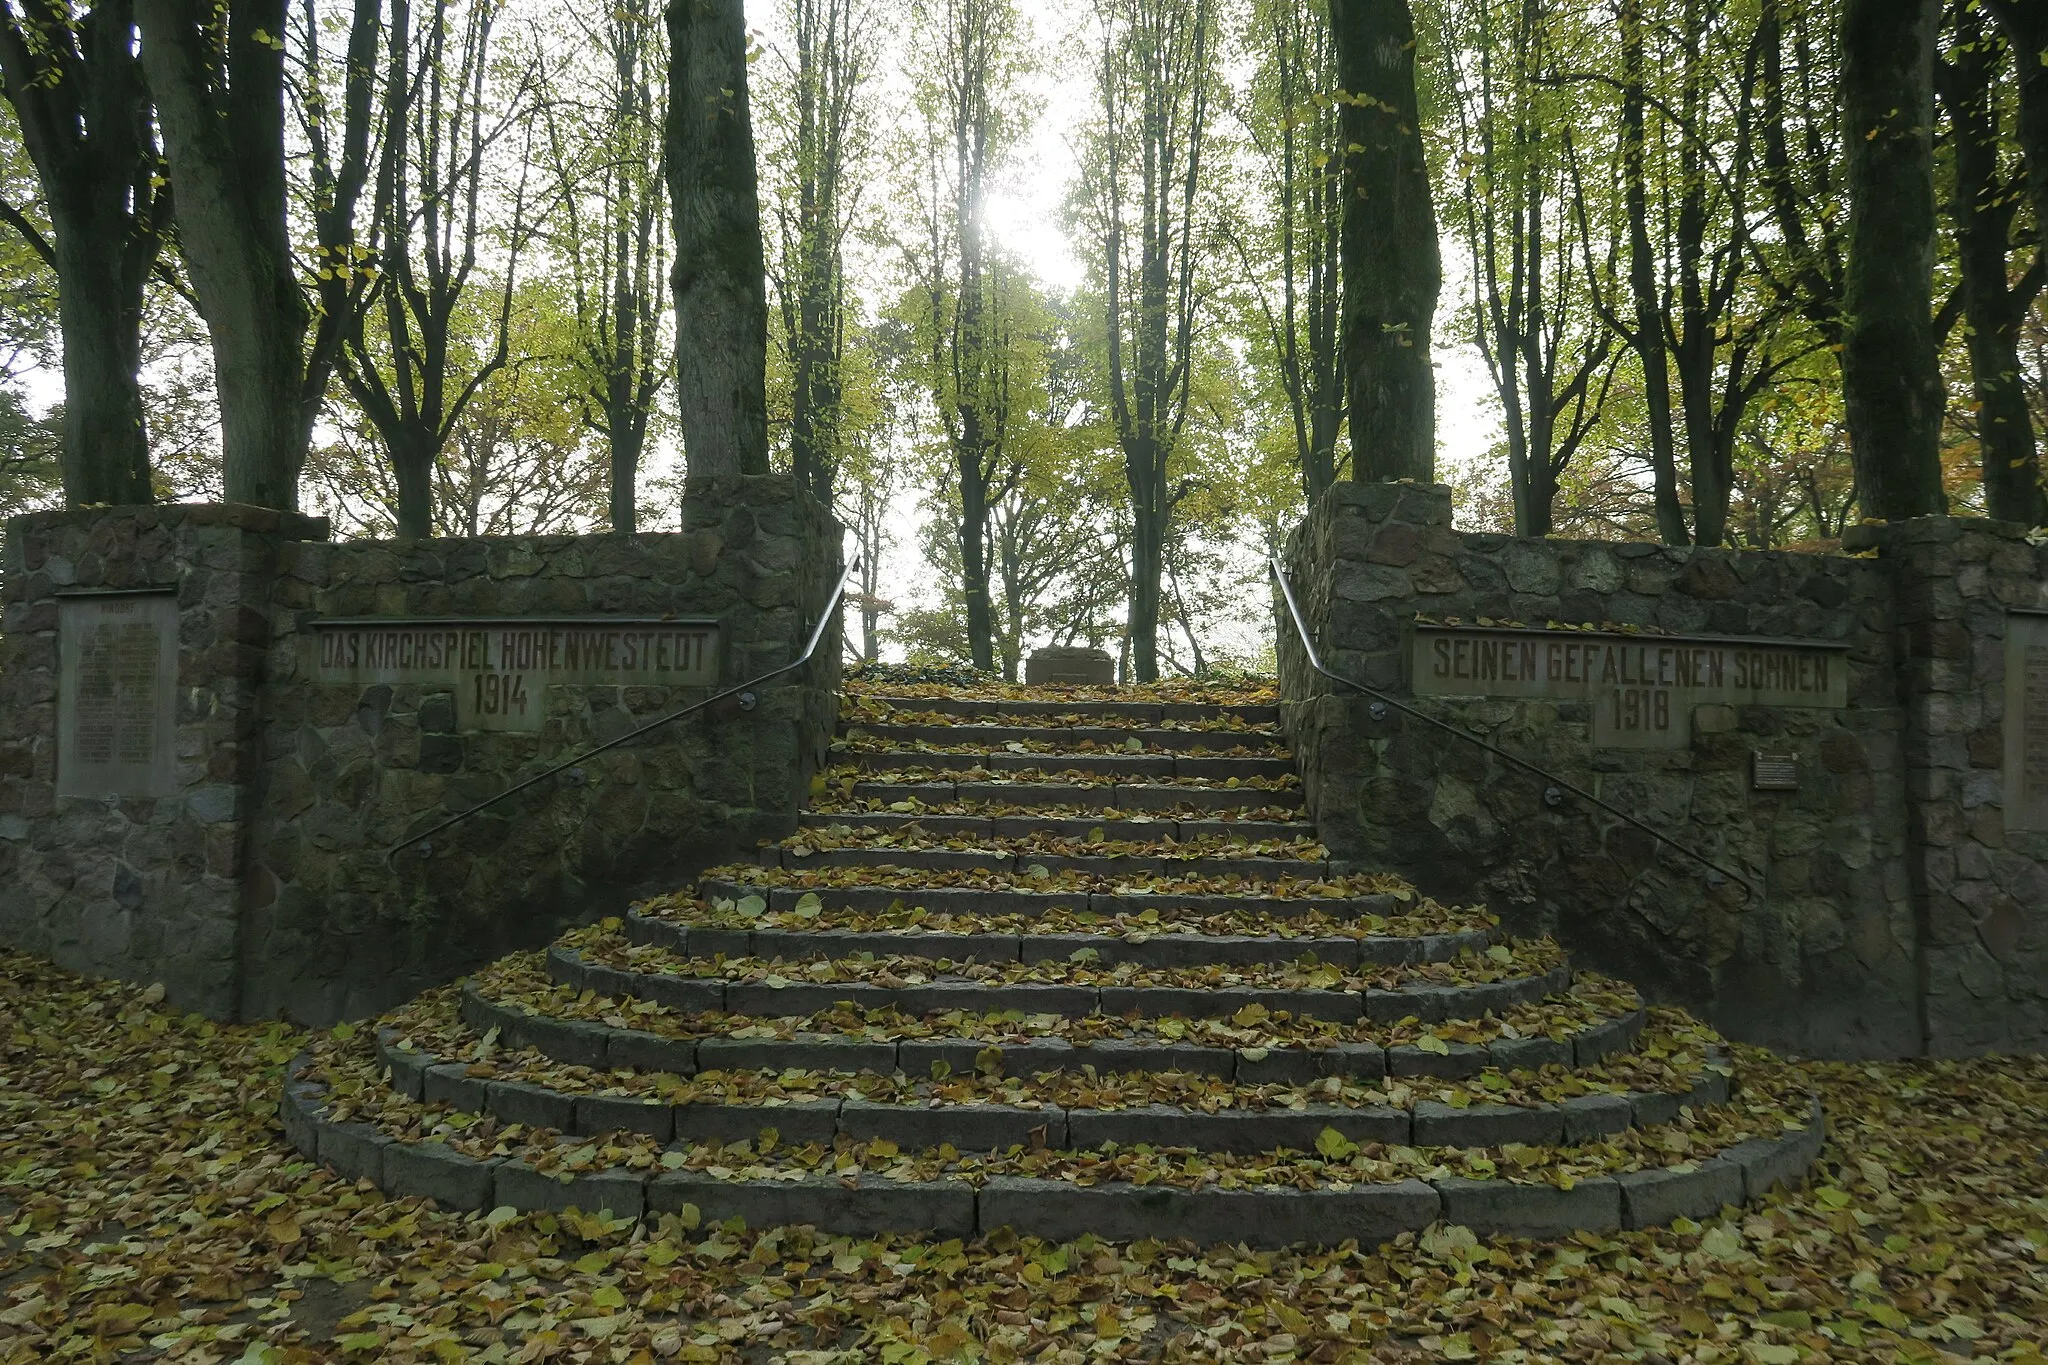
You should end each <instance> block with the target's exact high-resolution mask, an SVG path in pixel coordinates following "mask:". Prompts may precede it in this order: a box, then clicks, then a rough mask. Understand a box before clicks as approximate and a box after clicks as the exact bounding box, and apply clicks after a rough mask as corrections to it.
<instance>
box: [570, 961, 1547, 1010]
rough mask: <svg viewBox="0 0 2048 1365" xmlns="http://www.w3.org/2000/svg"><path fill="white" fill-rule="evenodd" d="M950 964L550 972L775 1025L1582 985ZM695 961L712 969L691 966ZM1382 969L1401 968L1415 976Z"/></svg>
mask: <svg viewBox="0 0 2048 1365" xmlns="http://www.w3.org/2000/svg"><path fill="white" fill-rule="evenodd" d="M640 951H641V952H642V953H645V952H647V951H648V950H646V949H641V950H640ZM943 961H944V960H943V959H937V960H933V966H932V971H933V975H932V977H931V978H930V979H929V980H925V981H921V982H905V983H904V984H901V985H889V984H878V983H876V982H875V981H873V980H869V979H863V978H865V977H868V976H872V975H877V974H879V970H878V969H877V968H875V966H874V964H868V963H862V962H857V961H841V962H838V963H834V964H832V965H833V967H834V969H835V971H836V973H837V975H838V976H839V977H840V978H841V979H837V980H817V979H811V978H808V977H802V976H795V977H792V976H784V975H782V973H781V972H778V971H775V970H773V969H772V967H771V964H769V963H765V962H762V961H761V960H760V959H758V958H752V959H739V960H737V961H728V962H727V963H726V964H725V965H724V967H723V969H722V970H721V971H720V974H719V975H709V974H707V972H708V971H709V970H711V964H709V963H707V962H703V961H702V960H701V959H676V958H668V959H666V960H665V961H663V960H658V959H654V960H642V961H638V962H636V963H635V965H634V966H632V967H620V966H612V965H608V964H606V963H602V962H597V961H593V960H591V959H589V958H587V957H585V956H584V955H583V954H582V953H581V952H578V951H576V950H575V949H572V948H564V947H560V946H557V947H554V948H550V949H549V950H548V954H547V969H548V975H549V977H550V978H551V979H553V980H554V981H555V982H557V983H559V984H561V985H564V986H568V987H570V988H572V989H574V990H578V991H584V990H588V991H595V992H596V993H597V994H599V995H608V996H612V997H615V998H617V997H626V998H633V999H642V1000H652V1001H656V1002H658V1003H660V1004H664V1005H667V1006H668V1007H669V1008H671V1009H674V1010H680V1011H685V1012H706V1011H713V1010H722V1011H724V1012H726V1013H730V1014H742V1015H748V1016H752V1017H759V1018H770V1019H774V1018H785V1017H789V1016H794V1015H808V1014H812V1013H815V1012H817V1011H819V1010H826V1009H831V1008H832V1007H834V1006H835V1005H840V1004H850V1005H852V1006H853V1007H854V1008H857V1009H863V1010H879V1009H895V1010H900V1011H901V1012H903V1013H905V1014H910V1015H929V1014H938V1013H943V1012H945V1011H948V1010H965V1011H968V1012H970V1013H977V1014H999V1013H1002V1012H1004V1011H1008V1010H1016V1011H1018V1012H1019V1013H1021V1014H1024V1015H1034V1014H1054V1015H1060V1016H1063V1017H1065V1018H1069V1019H1075V1018H1084V1017H1087V1016H1090V1015H1096V1014H1102V1015H1112V1016H1115V1015H1133V1014H1135V1015H1140V1016H1146V1017H1154V1018H1156V1017H1160V1016H1167V1015H1174V1016H1179V1017H1182V1018H1191V1019H1193V1018H1200V1019H1220V1018H1228V1017H1230V1016H1233V1015H1235V1014H1237V1013H1239V1012H1240V1011H1242V1010H1244V1009H1245V1008H1246V1007H1247V1006H1252V1005H1256V1006H1259V1007H1260V1008H1262V1009H1265V1010H1268V1011H1274V1012H1278V1011H1282V1010H1284V1011H1287V1012H1288V1013H1289V1014H1292V1015H1299V1016H1303V1017H1306V1018H1312V1019H1327V1020H1331V1021H1334V1022H1338V1023H1344V1022H1354V1021H1357V1020H1361V1019H1376V1020H1381V1021H1392V1020H1397V1019H1405V1018H1415V1019H1419V1020H1422V1021H1423V1022H1425V1023H1431V1022H1435V1021H1437V1020H1442V1019H1456V1018H1473V1017H1476V1016H1478V1015H1482V1014H1487V1013H1496V1012H1499V1011H1503V1010H1506V1009H1507V1008H1509V1007H1510V1006H1514V1005H1519V1004H1523V1003H1526V1002H1528V1001H1532V1000H1541V999H1542V998H1543V997H1545V996H1547V995H1552V994H1555V993H1557V992H1560V991H1563V990H1564V989H1566V987H1568V986H1569V985H1570V984H1571V971H1570V969H1569V968H1567V967H1563V966H1559V967H1555V968H1552V969H1551V970H1549V971H1545V972H1540V973H1536V974H1531V975H1526V976H1515V977H1508V978H1505V979H1502V980H1496V981H1471V982H1455V983H1439V982H1435V981H1430V982H1418V983H1416V984H1401V985H1396V986H1393V987H1391V988H1382V987H1373V986H1369V987H1366V988H1364V989H1358V988H1356V987H1349V988H1347V987H1345V986H1343V985H1341V984H1340V985H1336V986H1329V987H1318V986H1310V985H1295V984H1291V982H1290V979H1289V974H1287V973H1285V972H1276V971H1274V970H1273V969H1261V968H1259V967H1257V966H1249V967H1242V968H1238V969H1235V972H1234V974H1235V975H1237V976H1238V977H1240V978H1243V979H1244V980H1245V984H1241V985H1215V984H1208V983H1207V982H1205V981H1202V980H1198V979H1196V977H1197V972H1195V971H1190V972H1188V973H1186V975H1185V977H1184V978H1181V979H1176V978H1175V977H1174V975H1173V973H1172V971H1171V969H1165V970H1160V971H1155V972H1154V973H1153V975H1154V976H1156V977H1160V978H1162V979H1160V980H1157V981H1152V982H1148V983H1147V984H1143V985H1117V984H1101V983H1098V982H1096V981H1093V980H1089V979H1086V978H1087V977H1089V976H1091V975H1093V974H1094V973H1092V972H1090V971H1086V970H1084V969H1082V968H1080V967H1078V966H1077V967H1074V968H1073V969H1072V970H1070V971H1068V972H1066V973H1064V974H1063V975H1065V976H1067V977H1069V978H1070V979H1067V980H1029V981H991V980H983V979H976V978H973V977H969V976H964V975H960V974H958V973H957V972H948V971H946V970H945V968H944V967H943V965H942V963H943ZM958 965H962V966H964V965H967V964H958ZM1039 965H1040V967H1041V968H1043V967H1050V966H1054V965H1058V964H1050V963H1047V964H1039ZM690 966H697V967H700V968H703V969H705V970H701V971H691V970H684V968H687V967H690ZM790 970H794V969H790ZM1378 970H1380V971H1381V972H1396V973H1399V972H1401V971H1403V970H1404V969H1403V968H1398V967H1388V968H1380V969H1378ZM1406 970H1408V971H1411V972H1412V971H1414V970H1415V969H1414V968H1412V967H1411V968H1407V969H1406ZM1054 975H1061V974H1059V973H1055V974H1054ZM1296 975H1299V974H1296ZM848 977H852V978H853V979H846V978H848ZM1261 978H1265V979H1264V980H1262V979H1261Z"/></svg>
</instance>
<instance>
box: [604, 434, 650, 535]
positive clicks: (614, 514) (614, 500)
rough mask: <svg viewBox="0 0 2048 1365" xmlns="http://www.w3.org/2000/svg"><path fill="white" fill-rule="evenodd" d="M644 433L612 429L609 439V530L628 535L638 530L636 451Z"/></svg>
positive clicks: (637, 461) (643, 439) (637, 452)
mask: <svg viewBox="0 0 2048 1365" xmlns="http://www.w3.org/2000/svg"><path fill="white" fill-rule="evenodd" d="M645 441H646V430H645V428H644V427H643V428H640V429H638V430H635V429H633V428H631V427H626V428H623V429H617V428H615V429H614V430H613V432H612V439H611V456H612V467H611V523H612V530H614V531H616V532H618V533H619V534H620V535H622V536H630V535H632V534H633V533H634V532H635V531H638V530H639V529H640V505H639V496H638V490H639V486H640V451H641V447H642V446H643V445H644V444H645Z"/></svg>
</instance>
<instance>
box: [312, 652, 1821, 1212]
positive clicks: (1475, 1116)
mask: <svg viewBox="0 0 2048 1365" xmlns="http://www.w3.org/2000/svg"><path fill="white" fill-rule="evenodd" d="M813 798H814V799H813V801H812V808H811V809H810V810H808V811H806V812H805V813H804V815H803V818H802V826H801V828H800V829H799V831H798V832H797V834H796V835H795V836H794V837H792V838H790V839H787V840H784V841H783V842H782V843H780V844H778V845H776V846H773V847H768V848H763V849H762V850H760V853H759V856H758V858H757V859H756V860H755V861H754V862H752V863H747V864H739V865H732V866H726V867H721V868H715V869H712V870H711V871H710V872H708V873H706V874H705V876H704V877H703V878H701V879H700V881H699V882H698V884H697V885H696V886H695V887H694V888H692V889H690V890H687V891H681V892H678V893H676V894H674V895H670V896H664V897H660V898H657V899H655V900H652V901H649V902H646V903H643V904H641V905H638V906H635V907H633V908H632V909H631V910H630V911H628V912H627V914H626V915H625V917H624V918H623V919H622V920H607V921H605V922H603V923H601V924H598V925H595V926H592V927H589V928H586V929H581V930H577V931H575V932H572V933H569V934H567V935H565V936H564V937H563V938H562V939H560V940H559V941H558V942H557V943H556V944H555V945H554V946H553V947H552V948H550V949H549V950H548V951H546V952H545V953H538V954H525V955H518V956H514V957H511V958H507V959H505V960H503V961H500V962H498V963H496V964H494V965H493V966H492V967H490V968H489V969H487V970H485V971H483V972H481V973H479V974H478V975H477V976H476V977H475V978H473V979H472V980H469V981H467V982H464V983H462V984H461V985H460V986H458V987H453V988H448V989H444V990H441V991H436V992H431V993H429V994H428V995H427V996H424V997H422V998H421V999H419V1000H416V1001H414V1002H413V1003H411V1004H409V1005H407V1006H405V1007H403V1008H401V1009H399V1010H397V1011H394V1012H393V1013H392V1014H390V1015H388V1016H386V1017H385V1018H384V1019H383V1020H382V1021H380V1022H379V1024H378V1025H377V1026H376V1027H375V1028H370V1029H362V1030H358V1031H356V1032H355V1033H354V1034H352V1035H351V1036H348V1037H339V1036H333V1037H328V1036H323V1037H322V1038H321V1039H320V1040H319V1041H318V1042H317V1043H316V1044H315V1045H314V1046H313V1047H312V1048H311V1050H310V1051H309V1052H308V1053H307V1054H305V1055H304V1056H302V1057H301V1058H300V1059H299V1060H298V1061H297V1062H295V1063H294V1066H293V1068H292V1074H291V1077H290V1079H289V1080H288V1083H287V1093H286V1095H285V1098H284V1103H283V1115H284V1121H285V1127H286V1131H287V1133H288V1135H289V1137H290V1139H291V1140H292V1141H293V1142H294V1143H295V1144H297V1146H298V1147H299V1148H300V1150H302V1151H304V1152H306V1153H307V1154H309V1155H314V1156H317V1157H318V1159H320V1160H322V1161H324V1162H326V1163H328V1164H329V1165H331V1166H333V1167H335V1168H336V1169H337V1170H339V1171H340V1172H342V1173H343V1174H345V1175H349V1176H358V1177H365V1178H368V1179H370V1180H372V1181H374V1182H376V1183H377V1184H378V1185H379V1186H380V1187H382V1188H383V1189H384V1190H386V1191H387V1192H389V1193H391V1194H393V1195H400V1196H405V1195H422V1196H430V1197H432V1198H433V1199H435V1200H437V1201H438V1202H439V1203H441V1204H442V1205H444V1206H447V1207H454V1208H460V1209H489V1208H494V1207H498V1206H510V1207H513V1208H517V1209H524V1210H531V1209H561V1208H568V1207H575V1208H578V1209H580V1210H583V1211H585V1212H589V1211H592V1210H608V1211H609V1212H610V1213H611V1214H612V1215H614V1216H619V1217H639V1216H643V1215H646V1214H660V1213H670V1212H674V1213H682V1214H684V1215H685V1216H686V1217H689V1216H692V1215H694V1216H695V1217H698V1218H702V1219H705V1220H710V1221H721V1220H725V1219H729V1218H733V1217H739V1218H743V1219H744V1220H745V1221H746V1222H747V1223H748V1224H750V1225H754V1226H763V1225H771V1224H784V1223H809V1224H815V1225H817V1226H819V1227H820V1228H823V1229H825V1230H827V1231H829V1232H833V1233H839V1234H869V1233H875V1232H884V1231H903V1232H929V1233H932V1234H934V1235H937V1236H941V1237H956V1236H957V1237H968V1236H973V1235H976V1234H977V1233H983V1232H990V1231H994V1230H995V1229H997V1228H1000V1227H1004V1226H1009V1227H1011V1228H1014V1229H1015V1230H1017V1231H1018V1232H1021V1233H1025V1234H1030V1235H1036V1236H1041V1237H1047V1238H1057V1239H1068V1238H1072V1237H1075V1236H1078V1235H1080V1234H1081V1233H1084V1232H1092V1233H1095V1234H1097V1235H1099V1236H1104V1237H1109V1238H1118V1239H1122V1238H1138V1237H1159V1238H1191V1239H1194V1240H1196V1241H1199V1242H1214V1241H1228V1242H1248V1243H1251V1244H1254V1245H1282V1244H1288V1243H1296V1242H1320V1243H1336V1242H1341V1241H1344V1240H1346V1239H1356V1240H1358V1241H1359V1242H1361V1243H1372V1242H1377V1241H1384V1240H1387V1239H1390V1238H1393V1237H1395V1236H1397V1235H1399V1234H1400V1233H1403V1232H1411V1231H1419V1230H1421V1229H1423V1228H1426V1227H1428V1226H1429V1225H1430V1224H1432V1223H1436V1222H1439V1221H1447V1222H1450V1223H1457V1224H1464V1225H1467V1226H1469V1227H1471V1228H1472V1229H1474V1230H1475V1231H1477V1232H1479V1233H1481V1234H1486V1233H1509V1234H1520V1235H1527V1236H1536V1237H1548V1236H1557V1235H1563V1234H1567V1233H1570V1232H1574V1231H1579V1230H1595V1231H1604V1230H1611V1229H1617V1228H1630V1227H1642V1226H1647V1225H1651V1224H1657V1223H1663V1222H1668V1221H1670V1220H1672V1219H1674V1218H1679V1217H1690V1218H1701V1217H1705V1216H1707V1215H1709V1214H1712V1213H1714V1212H1716V1211H1717V1210H1719V1209H1720V1208H1721V1207H1722V1206H1723V1205H1727V1204H1741V1203H1744V1202H1745V1201H1748V1200H1753V1199H1756V1198H1758V1197H1759V1196H1761V1195H1762V1194H1763V1193H1764V1192H1765V1191H1766V1190H1767V1189H1769V1188H1770V1187H1771V1186H1773V1185H1774V1184H1778V1183H1781V1182H1796V1181H1798V1180H1799V1179H1800V1178H1802V1176H1803V1174H1804V1172H1805V1170H1806V1168H1807V1167H1808V1165H1810V1164H1811V1162H1812V1161H1813V1160H1814V1159H1815V1157H1816V1156H1817V1155H1818V1153H1819V1150H1820V1144H1821V1140H1822V1133H1823V1129H1822V1122H1821V1117H1820V1113H1819V1110H1818V1108H1817V1107H1816V1106H1815V1104H1814V1102H1813V1101H1812V1100H1811V1099H1810V1098H1809V1097H1808V1096H1807V1095H1806V1094H1805V1093H1804V1092H1803V1091H1802V1090H1801V1089H1800V1087H1799V1085H1798V1083H1797V1081H1796V1078H1794V1077H1793V1076H1792V1075H1791V1073H1790V1072H1789V1071H1788V1070H1786V1069H1785V1068H1783V1067H1780V1066H1778V1065H1777V1064H1775V1063H1774V1062H1773V1061H1772V1060H1771V1059H1769V1058H1768V1057H1764V1056H1762V1055H1760V1054H1753V1053H1749V1052H1746V1051H1741V1050H1737V1049H1731V1048H1729V1047H1727V1046H1726V1045H1724V1044H1723V1043H1722V1042H1721V1041H1720V1040H1719V1039H1718V1038H1716V1037H1715V1036H1714V1035H1713V1034H1712V1033H1711V1032H1710V1031H1709V1030H1707V1029H1705V1028H1704V1027H1702V1026H1700V1025H1699V1024H1697V1023H1695V1022H1694V1021H1692V1020H1691V1019H1689V1018H1688V1017H1687V1016H1686V1015H1684V1014H1683V1013H1682V1012H1678V1011H1673V1010H1665V1009H1646V1008H1644V1007H1643V1005H1642V1004H1641V1003H1640V1002H1639V1000H1638V999H1637V997H1636V995H1635V993H1634V991H1633V990H1631V989H1630V988H1629V987H1628V986H1626V985H1625V984H1622V983H1619V982H1615V981H1610V980H1605V979H1602V978H1600V977H1598V976H1595V975H1593V974H1591V973H1578V974H1576V975H1575V974H1574V973H1573V972H1572V971H1571V969H1570V968H1569V966H1568V965H1567V962H1566V957H1565V954H1564V953H1563V952H1562V951H1561V950H1560V949H1559V947H1558V946H1557V945H1556V944H1554V943H1551V942H1549V941H1547V940H1527V939H1516V938H1512V937H1509V936H1506V935H1505V934H1503V933H1502V931H1501V930H1500V928H1499V926H1498V925H1497V924H1496V923H1495V921H1494V920H1493V918H1492V917H1491V916H1490V915H1488V914H1487V913H1486V912H1485V911H1484V910H1482V909H1477V908H1458V907H1450V906H1443V905H1439V904H1436V903H1435V902H1433V901H1430V900H1429V899H1427V898H1424V897H1421V896H1419V895H1417V894H1415V893H1414V891H1413V890H1412V889H1410V888H1409V887H1407V886H1406V885H1404V884H1403V883H1401V882H1400V881H1399V880H1398V879H1396V878H1392V877H1387V876H1382V875H1374V874H1372V873H1370V872H1365V871H1362V870H1359V869H1354V868H1349V867H1345V866H1343V865H1341V864H1338V863H1335V862H1332V861H1331V860H1330V858H1329V856H1328V854H1327V852H1326V850H1325V849H1324V848H1323V847H1322V846H1321V845H1320V844H1319V843H1318V842H1317V841H1316V837H1315V830H1314V828H1313V827H1312V826H1311V825H1310V824H1308V823H1307V822H1306V821H1305V820H1304V819H1303V814H1302V795H1301V789H1300V784H1299V781H1298V779H1297V777H1296V775H1295V771H1294V766H1293V761H1292V759H1291V757H1290V756H1289V754H1288V752H1287V750H1286V748H1285V746H1284V743H1283V741H1282V738H1281V735H1280V732H1279V725H1278V712H1277V708H1276V706H1275V705H1274V701H1273V698H1272V697H1271V696H1270V695H1262V694H1258V693H1255V692H1249V691H1244V690H1237V691H1232V690H1228V689H1206V690H1204V689H1195V688H1180V689H1175V688H1170V687H1162V688H1152V689H1131V688H1126V689H1114V690H1113V689H1064V690H1057V691H1056V690H1051V689H1024V688H1015V687H991V688H984V689H972V688H959V687H937V686H898V687H896V688H893V689H892V688H889V687H886V686H878V687H875V688H873V689H863V688H860V687H858V686H855V687H852V688H850V690H849V694H848V696H847V698H846V702H845V707H844V710H843V713H842V723H841V731H840V736H839V740H838V743H837V744H836V745H835V748H834V750H833V754H832V766H831V767H830V768H829V769H828V770H827V771H826V772H825V773H823V774H822V775H821V776H820V777H819V778H818V780H817V782H816V783H815V784H814V789H813Z"/></svg>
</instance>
